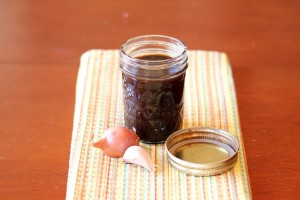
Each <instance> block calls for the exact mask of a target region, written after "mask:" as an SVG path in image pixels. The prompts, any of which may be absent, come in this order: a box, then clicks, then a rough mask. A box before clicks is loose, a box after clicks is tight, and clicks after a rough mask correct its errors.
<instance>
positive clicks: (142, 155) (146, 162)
mask: <svg viewBox="0 0 300 200" xmlns="http://www.w3.org/2000/svg"><path fill="white" fill-rule="evenodd" d="M123 161H124V162H125V163H132V164H136V165H140V166H142V167H145V168H146V169H148V170H149V171H150V172H152V171H155V170H156V169H155V167H154V165H153V163H152V161H151V158H150V156H149V154H148V153H147V152H146V151H145V150H144V149H143V148H142V147H140V146H131V147H129V148H128V149H127V150H126V151H125V153H124V156H123Z"/></svg>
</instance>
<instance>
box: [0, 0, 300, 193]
mask: <svg viewBox="0 0 300 200" xmlns="http://www.w3.org/2000/svg"><path fill="white" fill-rule="evenodd" d="M299 10H300V2H299V1H293V0H290V1H284V0H275V1H270V2H269V3H267V2H266V1H259V0H253V1H238V0H236V1H216V0H213V1H203V0H190V1H177V0H174V1H158V0H153V1H147V2H141V1H137V0H135V1H130V2H129V1H99V0H98V1H96V0H93V1H92V0H91V1H82V0H75V1H68V0H66V1H60V0H51V1H39V0H23V1H18V0H10V1H5V0H0V47H1V48H0V91H1V92H0V199H64V198H65V193H66V182H67V172H68V162H69V151H70V143H71V132H72V122H73V114H74V102H75V83H76V76H77V70H78V66H79V57H80V55H81V54H82V53H83V52H85V51H86V50H89V49H92V48H102V49H107V48H109V49H116V48H119V47H120V45H121V44H122V43H123V42H124V41H125V40H126V39H128V38H131V37H133V36H137V35H143V34H153V33H155V34H164V35H170V36H174V37H177V38H180V39H181V40H183V41H185V43H186V45H187V46H188V48H189V49H203V50H218V51H224V52H226V53H227V54H228V56H229V58H230V61H231V65H232V68H233V74H234V78H235V86H236V93H237V99H238V105H239V113H240V122H241V127H242V132H243V138H244V142H245V149H246V156H247V163H248V169H249V175H250V182H251V189H252V195H253V198H254V199H300V192H299V191H300V164H299V162H300V156H299V155H300V151H299V146H300V145H299V143H300V134H299V130H300V95H299V93H300V81H299V79H300V58H299V55H300V12H299Z"/></svg>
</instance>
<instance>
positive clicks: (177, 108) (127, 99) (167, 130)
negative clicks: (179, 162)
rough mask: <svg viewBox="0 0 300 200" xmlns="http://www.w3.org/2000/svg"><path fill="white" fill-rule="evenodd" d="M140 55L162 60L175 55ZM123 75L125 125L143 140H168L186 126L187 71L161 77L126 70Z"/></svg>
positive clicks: (153, 141)
mask: <svg viewBox="0 0 300 200" xmlns="http://www.w3.org/2000/svg"><path fill="white" fill-rule="evenodd" d="M136 58H137V59H141V60H149V61H161V60H168V59H170V58H171V57H170V56H168V55H163V54H150V55H143V56H139V57H136ZM186 65H187V64H186ZM122 78H123V89H124V105H125V106H124V107H125V126H127V127H128V128H130V129H133V130H135V131H136V133H137V135H138V136H139V138H140V140H141V141H142V142H146V143H161V142H164V141H165V140H166V139H167V137H168V136H169V135H170V134H171V133H173V132H175V131H176V130H178V129H180V128H181V127H182V116H183V89H184V78H185V73H182V74H181V75H179V76H176V77H174V78H170V79H165V80H159V81H158V80H145V79H139V78H137V77H130V76H126V74H125V73H124V72H123V73H122Z"/></svg>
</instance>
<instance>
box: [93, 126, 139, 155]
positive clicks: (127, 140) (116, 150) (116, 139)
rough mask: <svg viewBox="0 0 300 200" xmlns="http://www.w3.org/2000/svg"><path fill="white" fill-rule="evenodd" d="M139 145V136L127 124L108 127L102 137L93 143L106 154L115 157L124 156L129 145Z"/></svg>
mask: <svg viewBox="0 0 300 200" xmlns="http://www.w3.org/2000/svg"><path fill="white" fill-rule="evenodd" d="M137 145H139V138H138V136H137V135H136V134H135V133H134V132H133V131H131V130H129V129H128V128H127V127H125V126H115V127H113V128H109V129H107V130H106V131H105V132H104V133H103V135H102V138H101V139H100V140H99V141H97V142H95V143H93V146H94V147H97V148H100V149H101V150H102V151H103V153H104V154H106V155H108V156H111V157H115V158H118V157H122V156H123V155H124V153H125V151H126V150H127V149H128V148H129V147H131V146H137Z"/></svg>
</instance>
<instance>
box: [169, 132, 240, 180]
mask: <svg viewBox="0 0 300 200" xmlns="http://www.w3.org/2000/svg"><path fill="white" fill-rule="evenodd" d="M165 147H166V151H167V156H168V161H169V163H171V165H173V166H174V167H175V168H177V169H179V170H181V171H184V172H186V173H188V174H193V175H197V176H211V175H217V174H221V173H223V172H226V171H228V170H230V169H231V168H232V167H233V166H234V165H235V163H236V160H237V157H238V149H239V143H238V140H237V139H236V138H235V137H234V136H233V135H232V134H230V133H228V132H226V131H224V130H221V129H216V128H209V127H195V128H188V129H182V130H179V131H176V132H175V133H173V134H172V135H170V136H169V137H168V139H167V140H166V144H165Z"/></svg>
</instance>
